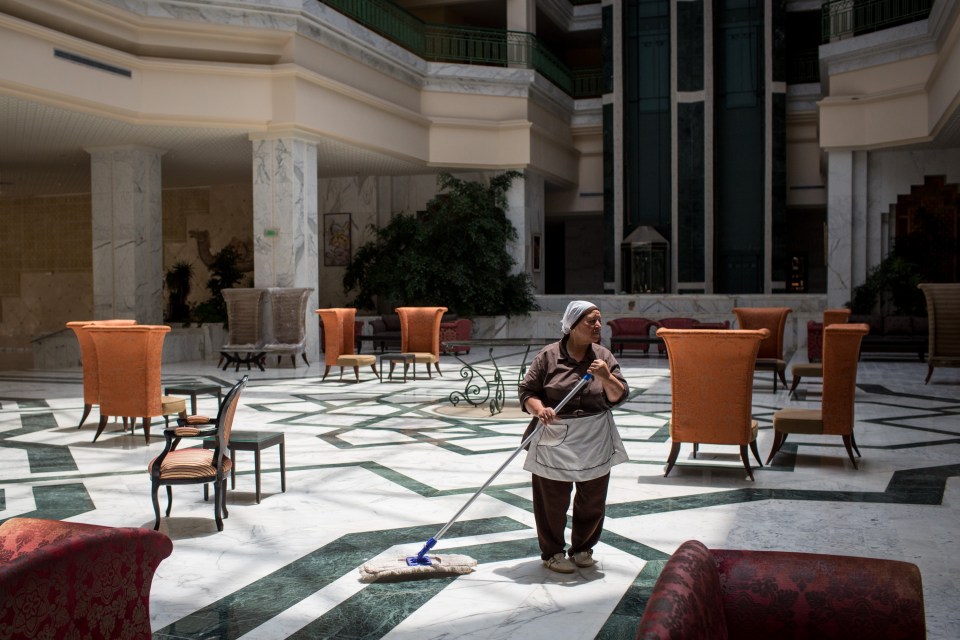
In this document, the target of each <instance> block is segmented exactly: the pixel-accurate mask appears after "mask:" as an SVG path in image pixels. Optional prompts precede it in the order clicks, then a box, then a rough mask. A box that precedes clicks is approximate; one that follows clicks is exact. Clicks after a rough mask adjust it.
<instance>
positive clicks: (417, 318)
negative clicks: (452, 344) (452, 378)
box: [396, 307, 447, 378]
mask: <svg viewBox="0 0 960 640" xmlns="http://www.w3.org/2000/svg"><path fill="white" fill-rule="evenodd" d="M396 312H397V315H399V316H400V351H402V352H403V353H412V354H413V362H414V367H413V376H414V378H416V376H417V367H416V363H418V362H420V363H423V364H426V365H427V376H428V377H430V378H432V377H433V375H432V374H431V373H430V365H431V364H433V366H434V367H436V369H437V373H439V374H440V375H443V373H442V372H441V371H440V320H441V318H443V314H444V313H446V312H447V308H446V307H397V309H396Z"/></svg>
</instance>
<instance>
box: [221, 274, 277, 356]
mask: <svg viewBox="0 0 960 640" xmlns="http://www.w3.org/2000/svg"><path fill="white" fill-rule="evenodd" d="M265 291H266V290H265V289H255V288H238V289H224V290H223V291H221V292H220V293H221V295H222V296H223V301H224V303H226V306H227V343H226V344H224V345H222V346H221V347H220V356H221V362H222V363H223V370H224V371H226V370H227V367H229V366H230V365H231V364H232V365H236V369H234V370H235V371H240V365H241V364H245V365H247V370H248V371H249V370H250V365H251V364H255V365H257V367H259V368H260V370H261V371H263V370H264V369H263V359H264V355H265V351H264V349H263V311H262V309H261V305H262V303H263V295H264V293H265Z"/></svg>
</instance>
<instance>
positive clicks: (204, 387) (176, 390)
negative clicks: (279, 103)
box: [163, 382, 223, 418]
mask: <svg viewBox="0 0 960 640" xmlns="http://www.w3.org/2000/svg"><path fill="white" fill-rule="evenodd" d="M200 393H209V394H210V395H216V396H217V410H219V409H220V402H221V401H222V400H223V394H222V392H221V390H220V385H218V384H207V383H203V382H185V383H183V384H171V385H168V386H166V387H164V388H163V395H165V396H175V395H183V396H190V415H192V416H195V415H197V395H198V394H200ZM211 417H213V418H215V417H216V414H214V415H213V416H211Z"/></svg>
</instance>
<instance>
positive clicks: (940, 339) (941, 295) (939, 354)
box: [917, 282, 960, 384]
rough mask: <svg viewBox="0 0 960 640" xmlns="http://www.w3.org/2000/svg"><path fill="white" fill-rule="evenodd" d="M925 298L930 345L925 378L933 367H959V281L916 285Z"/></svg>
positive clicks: (931, 371) (928, 376)
mask: <svg viewBox="0 0 960 640" xmlns="http://www.w3.org/2000/svg"><path fill="white" fill-rule="evenodd" d="M917 286H919V287H920V289H921V290H923V295H924V296H925V297H926V299H927V322H928V326H929V335H928V338H927V339H928V340H929V347H928V350H927V377H926V379H925V380H924V381H923V384H927V383H928V382H930V376H932V375H933V370H934V368H935V367H960V284H958V283H956V282H953V283H936V284H934V283H929V282H925V283H922V284H919V285H917Z"/></svg>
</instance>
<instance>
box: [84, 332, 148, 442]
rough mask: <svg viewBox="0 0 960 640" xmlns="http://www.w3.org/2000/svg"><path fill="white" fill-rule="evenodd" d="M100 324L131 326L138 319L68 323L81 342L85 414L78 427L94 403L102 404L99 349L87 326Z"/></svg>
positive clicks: (85, 418)
mask: <svg viewBox="0 0 960 640" xmlns="http://www.w3.org/2000/svg"><path fill="white" fill-rule="evenodd" d="M94 324H100V325H103V326H107V327H110V326H121V327H122V326H129V325H132V324H137V321H136V320H74V321H72V322H68V323H67V327H69V328H70V329H73V333H74V334H76V336H77V342H78V343H79V344H80V364H81V365H82V366H83V415H82V416H81V417H80V424H78V425H77V429H79V428H80V427H82V426H83V423H84V422H86V420H87V416H89V415H90V409H91V408H93V405H95V404H100V380H99V378H98V375H99V374H98V372H97V350H96V349H94V348H93V339H92V338H91V337H90V334H89V333H87V330H86V328H87V327H89V326H91V325H94Z"/></svg>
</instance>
